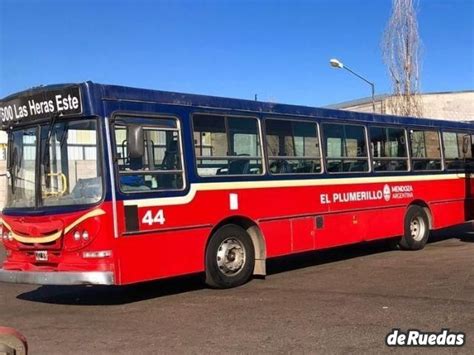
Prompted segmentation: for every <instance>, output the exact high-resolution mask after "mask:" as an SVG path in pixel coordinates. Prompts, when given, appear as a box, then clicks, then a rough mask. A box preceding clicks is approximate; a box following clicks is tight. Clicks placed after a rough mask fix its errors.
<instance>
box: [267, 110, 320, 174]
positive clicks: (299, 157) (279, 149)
mask: <svg viewBox="0 0 474 355" xmlns="http://www.w3.org/2000/svg"><path fill="white" fill-rule="evenodd" d="M265 127H266V128H265V135H266V139H267V154H268V160H269V166H270V172H271V173H272V174H308V173H319V172H321V155H320V149H319V137H318V127H317V125H316V123H312V122H302V121H288V120H279V119H267V120H265Z"/></svg>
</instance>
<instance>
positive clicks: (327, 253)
mask: <svg viewBox="0 0 474 355" xmlns="http://www.w3.org/2000/svg"><path fill="white" fill-rule="evenodd" d="M473 231H474V229H473V226H472V223H466V224H463V225H460V226H456V227H452V228H447V229H443V230H439V231H436V232H433V233H432V236H431V237H430V242H429V243H430V244H432V243H438V242H441V241H443V240H446V239H452V238H457V239H460V240H461V241H464V242H470V243H472V242H474V232H473ZM383 252H396V250H394V249H393V247H391V246H390V243H388V242H387V241H375V242H370V243H361V244H356V245H351V246H345V247H339V248H332V249H328V250H322V251H313V252H307V253H301V254H297V255H290V256H285V257H279V258H275V259H270V260H268V262H267V273H268V275H274V274H278V273H282V272H287V271H292V270H297V269H302V268H307V267H312V266H317V265H323V264H328V263H332V262H337V261H341V260H348V259H352V258H359V257H364V256H369V255H372V254H380V253H383ZM204 288H206V286H205V284H204V277H203V275H202V274H195V275H188V276H184V277H176V278H171V279H165V280H158V281H152V282H145V283H140V284H136V285H128V286H41V287H39V288H37V289H35V290H33V291H30V292H26V293H23V294H20V295H18V296H17V298H18V299H21V300H25V301H31V302H40V303H51V304H63V305H84V306H95V305H105V306H107V305H122V304H128V303H134V302H139V301H143V300H148V299H154V298H159V297H165V296H169V295H175V294H179V293H184V292H191V291H197V290H202V289H204Z"/></svg>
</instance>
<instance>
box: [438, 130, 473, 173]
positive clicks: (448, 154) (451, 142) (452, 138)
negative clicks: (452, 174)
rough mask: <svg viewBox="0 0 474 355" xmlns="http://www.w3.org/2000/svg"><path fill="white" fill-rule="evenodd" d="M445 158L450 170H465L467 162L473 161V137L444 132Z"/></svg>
mask: <svg viewBox="0 0 474 355" xmlns="http://www.w3.org/2000/svg"><path fill="white" fill-rule="evenodd" d="M443 144H444V158H445V162H446V168H447V169H448V170H457V169H464V168H465V162H466V160H471V159H472V143H471V135H470V134H467V133H455V132H443Z"/></svg>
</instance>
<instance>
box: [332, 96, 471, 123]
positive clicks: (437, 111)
mask: <svg viewBox="0 0 474 355" xmlns="http://www.w3.org/2000/svg"><path fill="white" fill-rule="evenodd" d="M420 96H421V102H422V110H423V117H426V118H437V119H446V120H453V121H472V122H474V90H466V91H449V92H431V93H424V94H421V95H420ZM390 97H391V96H390V95H377V96H375V110H376V112H377V113H383V114H390V113H391V112H390V106H389V105H388V100H389V99H390ZM326 107H327V108H334V109H341V110H348V111H358V112H372V98H371V97H366V98H362V99H358V100H352V101H346V102H341V103H339V104H334V105H329V106H326Z"/></svg>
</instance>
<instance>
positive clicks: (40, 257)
mask: <svg viewBox="0 0 474 355" xmlns="http://www.w3.org/2000/svg"><path fill="white" fill-rule="evenodd" d="M35 257H36V261H48V252H47V251H46V250H39V251H35Z"/></svg>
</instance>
